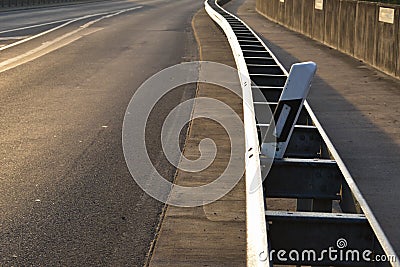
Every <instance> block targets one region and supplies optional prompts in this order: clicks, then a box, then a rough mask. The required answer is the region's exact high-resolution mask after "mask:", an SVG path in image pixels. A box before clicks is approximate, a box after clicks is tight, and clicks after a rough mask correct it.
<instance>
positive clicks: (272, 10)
mask: <svg viewBox="0 0 400 267" xmlns="http://www.w3.org/2000/svg"><path fill="white" fill-rule="evenodd" d="M256 8H257V11H258V12H259V13H261V14H263V15H265V16H266V17H267V18H269V19H271V20H273V21H275V22H278V23H280V24H282V25H284V26H286V27H288V28H290V29H292V30H295V31H297V32H300V33H303V34H304V35H307V36H309V37H311V38H313V39H315V40H318V41H320V42H322V43H325V44H326V45H328V46H330V47H333V48H336V49H338V50H340V51H342V52H344V53H346V54H349V55H351V56H354V57H356V58H358V59H360V60H363V61H364V62H366V63H368V64H371V65H372V66H374V67H376V68H377V69H379V70H382V71H383V72H386V73H388V74H390V75H392V76H395V77H400V60H399V56H400V6H399V5H390V4H382V3H373V2H364V1H356V0H281V1H280V0H257V5H256Z"/></svg>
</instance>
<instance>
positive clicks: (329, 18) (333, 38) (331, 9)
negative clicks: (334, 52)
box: [323, 0, 340, 48]
mask: <svg viewBox="0 0 400 267" xmlns="http://www.w3.org/2000/svg"><path fill="white" fill-rule="evenodd" d="M325 3H326V4H325V7H324V9H323V10H325V28H324V43H325V44H327V45H330V46H332V47H334V48H338V43H339V15H338V14H339V8H340V1H339V0H329V1H325Z"/></svg>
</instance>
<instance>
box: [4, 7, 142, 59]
mask: <svg viewBox="0 0 400 267" xmlns="http://www.w3.org/2000/svg"><path fill="white" fill-rule="evenodd" d="M142 7H143V6H136V7H132V8H127V9H122V10H120V11H117V12H116V13H112V12H103V13H97V14H92V15H85V16H83V17H79V18H76V19H72V20H69V21H67V22H66V23H64V24H62V25H59V26H57V27H54V28H51V29H49V30H47V31H44V32H41V33H38V34H36V35H33V36H31V37H28V38H26V39H23V40H20V41H18V42H15V43H12V44H9V45H6V46H3V47H1V48H0V51H3V50H6V49H8V48H11V47H14V46H17V45H20V44H23V43H25V42H28V41H31V40H33V39H36V38H38V37H40V36H43V35H45V34H48V33H50V32H53V31H55V30H58V29H61V28H63V27H65V26H67V25H69V24H71V23H74V22H77V21H80V20H84V19H88V18H92V17H97V16H102V15H104V16H103V17H101V18H99V19H97V20H94V21H93V22H92V23H91V24H93V23H96V22H98V21H100V20H102V19H105V18H111V17H113V16H116V15H119V14H122V13H125V12H128V11H132V10H135V9H140V8H142ZM113 12H115V11H113ZM91 24H90V25H91Z"/></svg>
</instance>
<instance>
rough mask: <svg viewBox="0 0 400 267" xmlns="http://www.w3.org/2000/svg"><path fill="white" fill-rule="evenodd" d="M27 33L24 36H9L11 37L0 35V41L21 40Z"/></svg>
mask: <svg viewBox="0 0 400 267" xmlns="http://www.w3.org/2000/svg"><path fill="white" fill-rule="evenodd" d="M28 36H29V35H25V36H11V37H0V41H8V40H21V39H24V38H27V37H28Z"/></svg>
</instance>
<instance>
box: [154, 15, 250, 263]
mask: <svg viewBox="0 0 400 267" xmlns="http://www.w3.org/2000/svg"><path fill="white" fill-rule="evenodd" d="M192 26H193V29H194V32H195V35H196V39H197V42H198V44H199V50H200V59H201V60H203V61H213V62H219V63H223V64H226V65H229V66H231V67H234V66H235V62H234V59H233V55H232V52H231V50H230V47H229V44H228V42H227V40H226V38H225V36H224V35H223V33H222V32H221V31H220V29H219V28H218V27H217V26H216V25H215V24H214V22H213V21H212V20H211V19H210V18H209V17H208V15H207V13H206V12H205V11H204V9H202V10H201V11H199V12H198V13H197V14H196V15H195V17H194V18H193V21H192ZM235 74H236V73H235ZM232 83H233V84H236V86H238V87H240V82H239V78H238V77H237V81H232ZM239 91H240V88H239ZM196 97H206V98H212V99H217V100H220V101H223V102H224V103H225V104H227V105H229V106H230V107H231V108H232V109H233V110H234V111H235V112H236V114H237V115H239V117H240V118H241V119H242V120H243V110H242V99H241V98H240V97H238V96H236V95H235V94H233V93H231V92H229V91H227V89H224V88H221V87H218V86H215V85H211V84H203V83H201V84H199V85H198V89H197V94H196ZM198 109H199V108H198V106H197V105H196V104H195V106H194V111H193V113H194V114H195V113H196V112H201V111H198ZM207 111H208V112H209V113H210V114H212V115H213V118H214V117H215V116H217V117H218V115H219V114H222V112H221V111H220V110H219V108H214V109H212V110H210V109H209V108H208V109H207ZM225 119H227V120H228V121H229V120H232V119H235V118H234V117H233V116H232V117H231V116H229V117H225ZM224 126H226V125H224ZM243 136H244V132H243V128H242V126H240V128H237V127H236V128H235V133H234V134H233V136H232V135H231V136H228V135H227V133H226V131H225V129H224V128H223V127H222V126H221V125H219V124H217V123H216V122H214V121H212V120H210V119H203V118H200V119H195V120H193V121H192V124H191V126H190V131H189V134H188V136H187V138H186V143H185V149H184V155H185V157H187V158H189V159H192V160H195V159H197V158H198V157H199V156H200V154H199V142H200V140H202V139H204V138H211V139H212V140H213V141H214V142H215V144H216V147H217V150H218V152H217V155H216V158H215V159H214V161H213V163H212V164H211V166H210V167H208V168H207V169H205V170H203V171H200V172H197V173H189V172H184V171H178V173H177V176H176V179H175V183H176V184H178V185H181V186H188V187H195V186H199V185H204V184H207V183H211V182H212V181H214V180H215V179H217V178H218V177H219V176H220V175H221V174H222V173H223V172H224V170H225V168H226V166H227V164H228V161H229V158H230V151H232V149H231V146H230V145H231V140H230V139H233V138H235V140H236V141H234V142H239V143H241V146H242V148H241V149H242V150H243V153H240V156H234V157H233V158H232V160H233V161H232V163H233V166H235V167H234V170H233V172H234V173H240V171H242V170H243V169H244V152H245V151H244V150H245V148H244V137H243ZM242 155H243V156H242ZM245 198H246V196H245V184H244V179H243V177H242V179H241V180H240V181H239V183H238V184H237V185H236V186H235V188H234V189H233V190H232V191H230V192H229V193H228V194H226V195H225V196H224V197H222V198H221V199H219V200H217V201H215V202H213V203H211V204H207V205H204V206H200V207H193V208H182V207H175V206H167V208H166V211H165V215H164V217H163V219H162V223H161V226H160V230H159V232H158V235H157V238H156V240H155V242H154V245H153V249H152V251H150V255H149V261H148V265H149V266H163V267H164V266H245V265H246V222H245V217H246V213H245V208H246V202H245Z"/></svg>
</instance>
